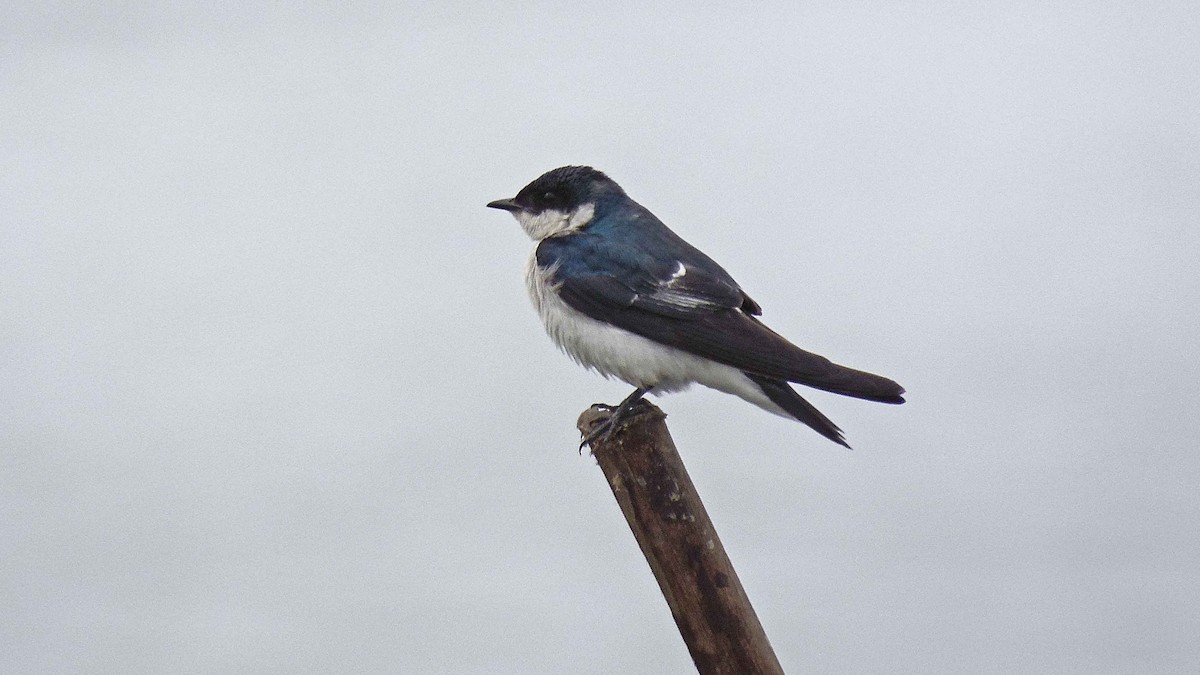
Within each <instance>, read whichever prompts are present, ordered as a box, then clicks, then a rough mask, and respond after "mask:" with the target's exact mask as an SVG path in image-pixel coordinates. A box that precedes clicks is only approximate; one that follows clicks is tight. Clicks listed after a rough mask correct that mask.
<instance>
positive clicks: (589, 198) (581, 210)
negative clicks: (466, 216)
mask: <svg viewBox="0 0 1200 675" xmlns="http://www.w3.org/2000/svg"><path fill="white" fill-rule="evenodd" d="M624 194H625V193H624V192H623V191H622V190H621V187H620V186H619V185H617V184H616V183H615V182H613V180H612V179H611V178H609V177H608V176H605V175H604V174H603V173H601V172H600V171H597V170H596V169H593V168H592V167H590V166H563V167H559V168H557V169H554V170H552V171H547V172H546V173H544V174H542V175H541V176H539V177H538V178H537V179H536V180H534V181H533V182H532V183H530V184H529V185H526V186H525V187H524V188H522V189H521V191H520V192H518V193H517V196H516V197H513V198H512V199H497V200H496V201H494V202H491V203H489V204H488V206H489V207H490V208H493V209H503V210H505V211H508V212H510V213H512V214H513V217H515V218H516V219H517V222H519V223H521V227H522V228H523V229H524V230H525V232H526V233H527V234H528V235H529V236H530V238H532V239H533V240H534V241H541V240H543V239H545V238H547V237H553V236H557V235H562V234H568V233H571V232H574V231H576V230H578V229H580V228H582V227H585V226H586V225H587V224H588V223H590V222H592V218H594V217H595V215H596V204H597V202H599V201H601V200H603V199H604V198H605V197H611V196H613V195H619V196H624Z"/></svg>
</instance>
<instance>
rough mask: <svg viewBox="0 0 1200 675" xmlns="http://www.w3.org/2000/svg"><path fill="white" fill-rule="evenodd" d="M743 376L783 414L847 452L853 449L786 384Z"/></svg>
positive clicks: (753, 376)
mask: <svg viewBox="0 0 1200 675" xmlns="http://www.w3.org/2000/svg"><path fill="white" fill-rule="evenodd" d="M745 375H746V377H748V378H750V380H751V381H753V382H754V383H755V384H757V385H758V386H759V388H760V389H762V391H763V393H764V394H766V395H767V398H769V399H771V402H772V403H774V404H775V405H777V406H779V407H780V408H783V410H784V411H785V412H787V413H788V414H789V415H791V416H792V417H794V418H796V420H797V421H799V422H802V423H804V424H805V425H807V426H808V427H809V428H811V429H812V430H813V431H815V432H817V433H818V434H821V435H822V436H824V437H825V438H828V439H829V440H831V441H833V442H834V443H837V444H838V445H840V446H842V447H844V448H846V449H847V450H853V449H854V448H851V447H850V444H849V443H847V442H846V437H845V436H844V435H843V434H842V430H841V429H840V428H838V425H836V424H834V423H833V421H832V420H830V419H829V418H828V417H826V416H825V415H823V414H822V413H821V411H820V410H817V409H816V408H815V407H814V406H813V404H811V403H809V402H808V401H806V400H805V399H804V397H802V396H800V394H797V393H796V390H795V389H792V388H791V387H790V386H788V383H787V382H785V381H783V380H773V379H771V378H769V377H763V376H761V375H755V374H753V373H745Z"/></svg>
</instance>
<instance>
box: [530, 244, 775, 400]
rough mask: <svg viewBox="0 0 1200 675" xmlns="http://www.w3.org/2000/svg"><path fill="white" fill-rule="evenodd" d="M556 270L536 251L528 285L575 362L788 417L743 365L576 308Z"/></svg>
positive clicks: (662, 389) (634, 381) (658, 389)
mask: <svg viewBox="0 0 1200 675" xmlns="http://www.w3.org/2000/svg"><path fill="white" fill-rule="evenodd" d="M553 273H554V268H548V269H542V268H539V267H538V265H537V253H536V251H535V252H534V255H533V256H531V257H530V258H529V263H528V265H527V266H526V269H525V284H526V287H527V289H528V290H529V298H530V300H532V301H533V306H534V307H535V308H536V309H537V312H538V316H540V317H541V319H542V323H543V324H544V325H545V327H546V333H548V334H549V335H550V339H552V340H554V343H555V344H556V345H558V347H559V349H561V350H563V351H564V352H566V354H567V355H568V356H570V357H571V358H572V359H574V360H575V362H576V363H579V364H580V365H582V366H585V367H587V368H589V369H591V370H595V371H596V372H598V373H600V374H601V375H604V376H605V377H616V378H618V379H621V380H624V381H625V382H628V383H629V384H631V385H633V386H635V387H642V388H645V389H651V388H653V389H654V392H655V393H666V392H671V391H679V390H682V389H686V388H687V387H688V386H689V385H691V384H692V383H693V382H698V383H700V384H703V385H705V386H708V387H712V388H713V389H717V390H719V391H723V392H726V393H729V394H734V395H735V396H739V397H741V398H743V399H745V400H747V401H749V402H751V403H753V404H755V405H757V406H759V407H761V408H764V409H766V410H768V411H770V412H773V413H775V414H777V415H782V416H784V417H788V415H787V413H785V412H783V411H782V410H781V409H780V408H779V407H778V406H776V405H775V404H774V403H772V402H771V401H770V399H768V398H767V397H766V395H765V394H763V392H762V390H761V389H760V388H759V387H758V386H757V385H755V384H754V383H753V382H751V381H750V379H749V378H747V377H746V376H745V375H744V374H742V372H741V371H740V370H738V369H736V368H732V367H730V366H726V365H723V364H720V363H717V362H715V361H710V360H709V359H705V358H702V357H699V356H695V355H693V354H688V353H687V352H684V351H680V350H678V349H675V348H674V347H668V346H666V345H663V344H659V343H657V342H654V341H652V340H648V339H646V338H644V337H642V336H640V335H635V334H633V333H630V332H629V331H626V330H624V329H621V328H617V327H616V326H612V325H609V324H606V323H603V322H601V321H596V320H595V319H593V318H591V317H589V316H586V315H584V314H582V313H581V312H578V311H576V310H574V309H572V308H571V307H570V306H569V305H567V303H565V302H563V300H562V298H560V297H559V296H558V293H557V292H556V289H555V287H554V286H553V285H552V284H551V281H550V279H551V277H552V275H553Z"/></svg>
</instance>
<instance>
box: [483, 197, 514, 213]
mask: <svg viewBox="0 0 1200 675" xmlns="http://www.w3.org/2000/svg"><path fill="white" fill-rule="evenodd" d="M488 208H489V209H503V210H505V211H512V212H513V213H516V212H517V211H521V210H522V207H521V205H520V204H518V203H516V202H514V201H513V200H511V199H497V200H496V201H494V202H488Z"/></svg>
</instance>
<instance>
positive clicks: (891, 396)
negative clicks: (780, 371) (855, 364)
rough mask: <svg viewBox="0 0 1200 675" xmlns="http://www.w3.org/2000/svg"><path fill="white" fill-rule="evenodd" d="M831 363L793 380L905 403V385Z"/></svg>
mask: <svg viewBox="0 0 1200 675" xmlns="http://www.w3.org/2000/svg"><path fill="white" fill-rule="evenodd" d="M829 365H830V366H831V367H830V368H829V369H828V370H827V371H825V372H824V373H820V374H819V375H815V376H810V375H808V374H807V373H806V374H805V377H798V378H796V379H794V380H792V381H793V382H796V383H798V384H803V385H806V386H809V387H812V388H814V389H823V390H825V391H829V392H833V393H835V394H841V395H842V396H852V397H854V398H861V399H864V400H867V401H878V402H880V403H904V387H901V386H900V385H899V384H896V383H895V382H894V381H892V380H889V379H888V378H886V377H883V376H882V375H876V374H874V373H868V372H865V371H862V370H855V369H853V368H847V367H846V366H840V365H838V364H836V363H830V364H829Z"/></svg>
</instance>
